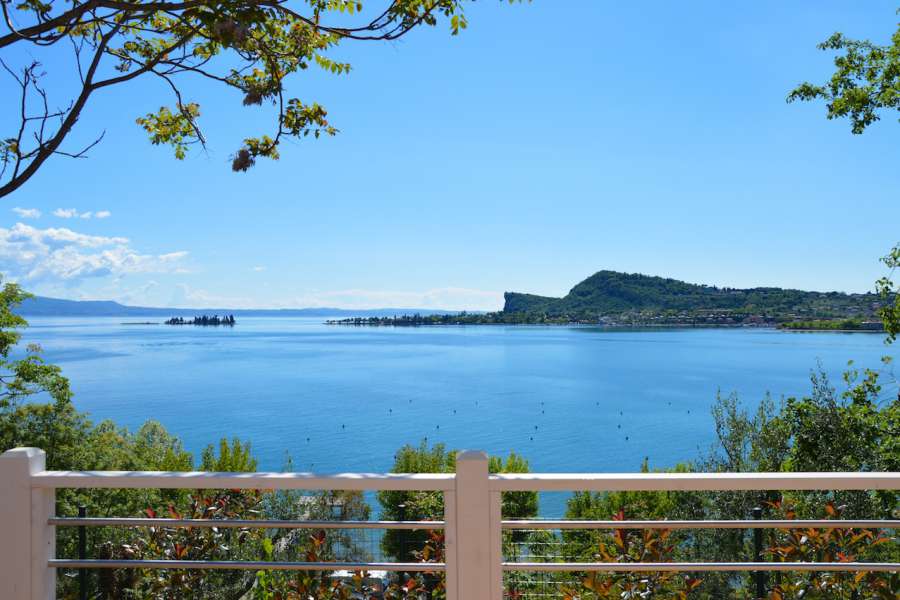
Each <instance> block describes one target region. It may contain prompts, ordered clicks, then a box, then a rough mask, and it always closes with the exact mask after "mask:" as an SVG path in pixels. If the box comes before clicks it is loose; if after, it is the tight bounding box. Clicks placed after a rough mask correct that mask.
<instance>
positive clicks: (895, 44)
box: [787, 25, 900, 134]
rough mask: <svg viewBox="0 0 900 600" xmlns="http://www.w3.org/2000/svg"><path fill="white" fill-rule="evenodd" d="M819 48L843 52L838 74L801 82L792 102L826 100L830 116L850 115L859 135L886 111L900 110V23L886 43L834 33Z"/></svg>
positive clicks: (840, 56)
mask: <svg viewBox="0 0 900 600" xmlns="http://www.w3.org/2000/svg"><path fill="white" fill-rule="evenodd" d="M819 49H820V50H832V51H837V52H839V53H841V54H839V55H838V56H836V57H835V59H834V66H835V71H834V74H833V75H832V76H831V78H830V79H829V80H828V81H826V82H825V83H823V84H814V83H809V82H804V83H801V84H800V85H799V86H797V87H796V88H795V89H794V90H792V91H791V93H790V94H789V95H788V98H787V99H788V102H794V101H796V100H805V101H812V100H824V101H825V104H826V108H827V109H828V118H829V119H841V118H849V119H850V126H851V129H852V131H853V133H856V134H860V133H862V132H864V131H865V130H866V128H867V127H868V126H869V125H871V124H872V123H874V122H876V121H879V120H880V119H881V116H882V114H883V113H888V112H891V111H898V112H900V25H898V28H897V31H896V32H895V33H894V35H893V36H892V37H891V42H890V43H889V44H886V45H879V44H875V43H873V42H870V41H869V40H854V39H850V38H848V37H846V36H845V35H844V34H842V33H834V34H832V36H831V37H829V38H828V39H827V40H825V41H824V42H822V43H821V44H819Z"/></svg>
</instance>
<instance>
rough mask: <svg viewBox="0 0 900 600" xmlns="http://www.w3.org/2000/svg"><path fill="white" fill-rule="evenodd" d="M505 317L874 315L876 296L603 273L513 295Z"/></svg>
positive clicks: (508, 296) (507, 298) (508, 298)
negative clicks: (561, 292)
mask: <svg viewBox="0 0 900 600" xmlns="http://www.w3.org/2000/svg"><path fill="white" fill-rule="evenodd" d="M504 299H505V303H504V307H503V312H504V313H524V314H545V315H548V316H550V317H558V316H569V317H586V318H596V317H600V316H604V315H616V314H622V313H627V312H651V313H663V312H667V311H668V312H671V311H676V312H677V311H686V312H691V311H716V310H719V311H723V310H724V311H734V312H742V313H747V314H755V315H766V314H768V315H776V316H787V315H811V316H816V317H820V318H829V317H838V316H839V317H846V316H849V315H858V316H862V317H869V316H874V315H875V313H876V311H877V307H878V305H879V302H880V300H881V299H880V298H879V296H877V295H876V294H845V293H841V292H805V291H801V290H791V289H782V288H776V287H760V288H750V289H736V288H727V287H726V288H720V287H713V286H708V285H697V284H693V283H685V282H684V281H678V280H677V279H667V278H664V277H654V276H650V275H641V274H636V273H635V274H631V273H619V272H617V271H599V272H597V273H594V274H593V275H591V276H590V277H588V278H587V279H585V280H584V281H582V282H581V283H579V284H577V285H576V286H575V287H573V288H572V289H571V290H570V291H569V293H568V294H566V295H565V296H563V297H562V298H552V297H548V296H536V295H534V294H521V293H517V292H507V293H506V294H504Z"/></svg>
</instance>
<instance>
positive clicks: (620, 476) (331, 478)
mask: <svg viewBox="0 0 900 600" xmlns="http://www.w3.org/2000/svg"><path fill="white" fill-rule="evenodd" d="M31 485H32V487H35V488H154V489H197V488H208V489H216V488H218V489H225V488H233V489H279V490H290V489H295V490H296V489H301V490H303V489H308V490H313V489H316V490H354V491H358V490H407V491H412V490H417V491H452V490H454V489H455V487H456V474H455V473H338V474H334V475H323V474H316V473H275V472H269V473H265V472H263V473H217V472H207V471H184V472H176V471H41V472H38V473H34V474H32V475H31ZM488 485H489V489H490V490H491V491H495V492H521V491H535V492H541V491H547V492H550V491H661V492H662V491H751V490H893V489H900V473H894V472H882V473H869V472H867V473H815V472H811V473H503V474H497V475H491V476H490V477H489V484H488Z"/></svg>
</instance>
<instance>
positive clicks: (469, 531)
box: [456, 450, 494, 600]
mask: <svg viewBox="0 0 900 600" xmlns="http://www.w3.org/2000/svg"><path fill="white" fill-rule="evenodd" d="M492 537H493V536H492V535H491V492H490V488H489V480H488V457H487V454H485V453H484V452H482V451H480V450H464V451H462V452H460V453H459V454H457V455H456V567H457V573H456V582H457V586H458V587H457V594H458V597H459V599H460V600H493V598H494V592H493V591H492V580H491V579H492V578H491V573H492V571H493V569H492V566H491V559H492V558H493V557H494V553H493V552H492V551H491V538H492Z"/></svg>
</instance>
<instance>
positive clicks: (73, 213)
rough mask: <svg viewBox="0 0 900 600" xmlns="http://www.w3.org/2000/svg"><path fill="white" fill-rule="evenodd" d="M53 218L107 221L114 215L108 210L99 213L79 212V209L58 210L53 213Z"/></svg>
mask: <svg viewBox="0 0 900 600" xmlns="http://www.w3.org/2000/svg"><path fill="white" fill-rule="evenodd" d="M53 216H55V217H59V218H60V219H90V218H92V217H93V218H97V219H106V218H107V217H110V216H112V213H111V212H109V211H108V210H98V211H97V212H93V211H90V210H88V211H85V212H82V213H80V212H78V209H77V208H57V209H56V210H54V211H53Z"/></svg>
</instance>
